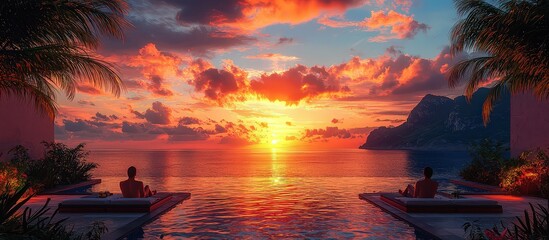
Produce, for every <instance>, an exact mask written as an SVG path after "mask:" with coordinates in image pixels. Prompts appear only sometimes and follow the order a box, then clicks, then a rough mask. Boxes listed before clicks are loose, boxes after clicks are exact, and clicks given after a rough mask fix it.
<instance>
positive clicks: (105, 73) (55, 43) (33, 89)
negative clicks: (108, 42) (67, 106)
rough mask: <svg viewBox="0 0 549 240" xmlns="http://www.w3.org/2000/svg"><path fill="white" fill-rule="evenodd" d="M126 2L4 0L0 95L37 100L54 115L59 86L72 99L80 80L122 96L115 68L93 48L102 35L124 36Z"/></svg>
mask: <svg viewBox="0 0 549 240" xmlns="http://www.w3.org/2000/svg"><path fill="white" fill-rule="evenodd" d="M126 11H127V4H126V2H125V1H124V0H94V1H87V0H62V1H60V0H3V1H2V3H1V4H0V96H4V95H6V94H15V95H17V96H21V97H24V98H26V99H32V100H33V101H34V103H35V105H36V106H37V107H38V109H40V110H43V111H45V112H46V113H48V114H49V115H50V116H51V117H53V116H54V115H55V112H56V105H55V93H56V91H55V89H57V88H60V89H61V90H62V91H63V92H64V93H65V95H66V96H67V97H68V98H69V99H72V98H73V97H74V95H75V92H76V86H77V85H78V83H79V82H82V81H87V82H88V83H90V84H92V85H94V86H97V87H101V88H104V89H106V90H109V91H111V92H113V93H114V94H116V95H118V94H119V93H120V91H121V89H122V87H123V85H122V81H121V79H120V77H119V76H118V75H117V73H116V71H115V70H114V68H113V66H112V65H111V64H109V63H108V62H105V61H103V60H102V59H101V58H99V57H98V56H97V55H96V54H94V52H93V50H95V49H96V48H97V47H98V46H99V42H100V37H101V36H102V35H107V36H112V37H117V38H122V37H123V31H122V30H123V28H124V27H125V26H126V25H128V23H127V22H126V21H125V20H124V13H126Z"/></svg>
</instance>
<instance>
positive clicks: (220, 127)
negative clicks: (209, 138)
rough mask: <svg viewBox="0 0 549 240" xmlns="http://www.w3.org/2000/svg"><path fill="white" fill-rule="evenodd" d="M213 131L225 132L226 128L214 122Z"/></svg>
mask: <svg viewBox="0 0 549 240" xmlns="http://www.w3.org/2000/svg"><path fill="white" fill-rule="evenodd" d="M215 132H216V133H226V132H227V129H226V128H224V127H223V126H221V125H219V124H216V125H215Z"/></svg>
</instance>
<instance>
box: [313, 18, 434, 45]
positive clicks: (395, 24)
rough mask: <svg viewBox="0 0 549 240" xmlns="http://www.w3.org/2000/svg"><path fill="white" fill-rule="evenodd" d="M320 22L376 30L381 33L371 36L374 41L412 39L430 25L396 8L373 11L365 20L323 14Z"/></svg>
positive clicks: (329, 25) (331, 25) (334, 26)
mask: <svg viewBox="0 0 549 240" xmlns="http://www.w3.org/2000/svg"><path fill="white" fill-rule="evenodd" d="M318 23H320V24H322V25H325V26H328V27H332V28H342V27H360V28H362V29H364V30H365V31H376V32H379V33H380V34H379V35H377V36H375V37H372V38H370V41H373V42H385V41H387V40H389V39H411V38H413V37H414V36H415V35H416V34H417V33H419V32H420V31H423V32H426V31H427V30H428V29H429V26H427V24H424V23H419V22H418V21H416V20H415V19H414V17H413V16H408V15H405V14H402V13H398V12H396V11H394V10H389V11H388V12H385V11H383V10H380V11H371V16H370V17H369V18H365V19H364V20H363V21H360V22H354V21H345V20H334V19H332V18H330V17H329V16H323V17H321V18H320V19H319V20H318Z"/></svg>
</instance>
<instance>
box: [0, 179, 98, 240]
mask: <svg viewBox="0 0 549 240" xmlns="http://www.w3.org/2000/svg"><path fill="white" fill-rule="evenodd" d="M29 187H30V185H29V184H24V185H22V186H19V187H17V188H14V189H11V187H10V186H9V185H7V186H6V188H7V189H10V190H9V191H5V192H3V193H2V194H0V239H67V240H69V239H70V240H84V239H89V240H91V239H101V235H102V234H103V233H105V232H106V231H107V228H106V226H105V224H104V223H102V222H94V223H93V224H92V225H91V229H90V230H89V231H88V232H87V233H81V234H77V233H75V232H74V231H73V230H72V228H68V227H67V225H66V221H67V218H64V219H59V220H54V218H55V217H56V214H57V211H55V212H53V214H51V215H49V216H48V213H49V211H50V208H48V204H49V202H50V199H48V200H47V201H46V203H45V204H44V206H42V207H41V208H40V209H38V210H37V211H35V212H33V211H32V209H31V208H29V207H26V208H25V209H24V210H23V211H22V212H21V211H20V209H21V208H22V207H23V205H24V204H25V203H27V202H28V201H29V200H30V198H31V197H32V195H30V196H28V197H24V195H26V192H27V191H28V189H29Z"/></svg>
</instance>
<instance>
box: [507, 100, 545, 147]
mask: <svg viewBox="0 0 549 240" xmlns="http://www.w3.org/2000/svg"><path fill="white" fill-rule="evenodd" d="M537 147H541V148H544V149H547V148H549V100H544V101H538V100H537V99H536V98H535V97H534V96H533V95H532V94H516V95H513V96H512V97H511V156H518V155H519V154H520V153H521V152H523V151H526V150H533V149H535V148H537Z"/></svg>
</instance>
